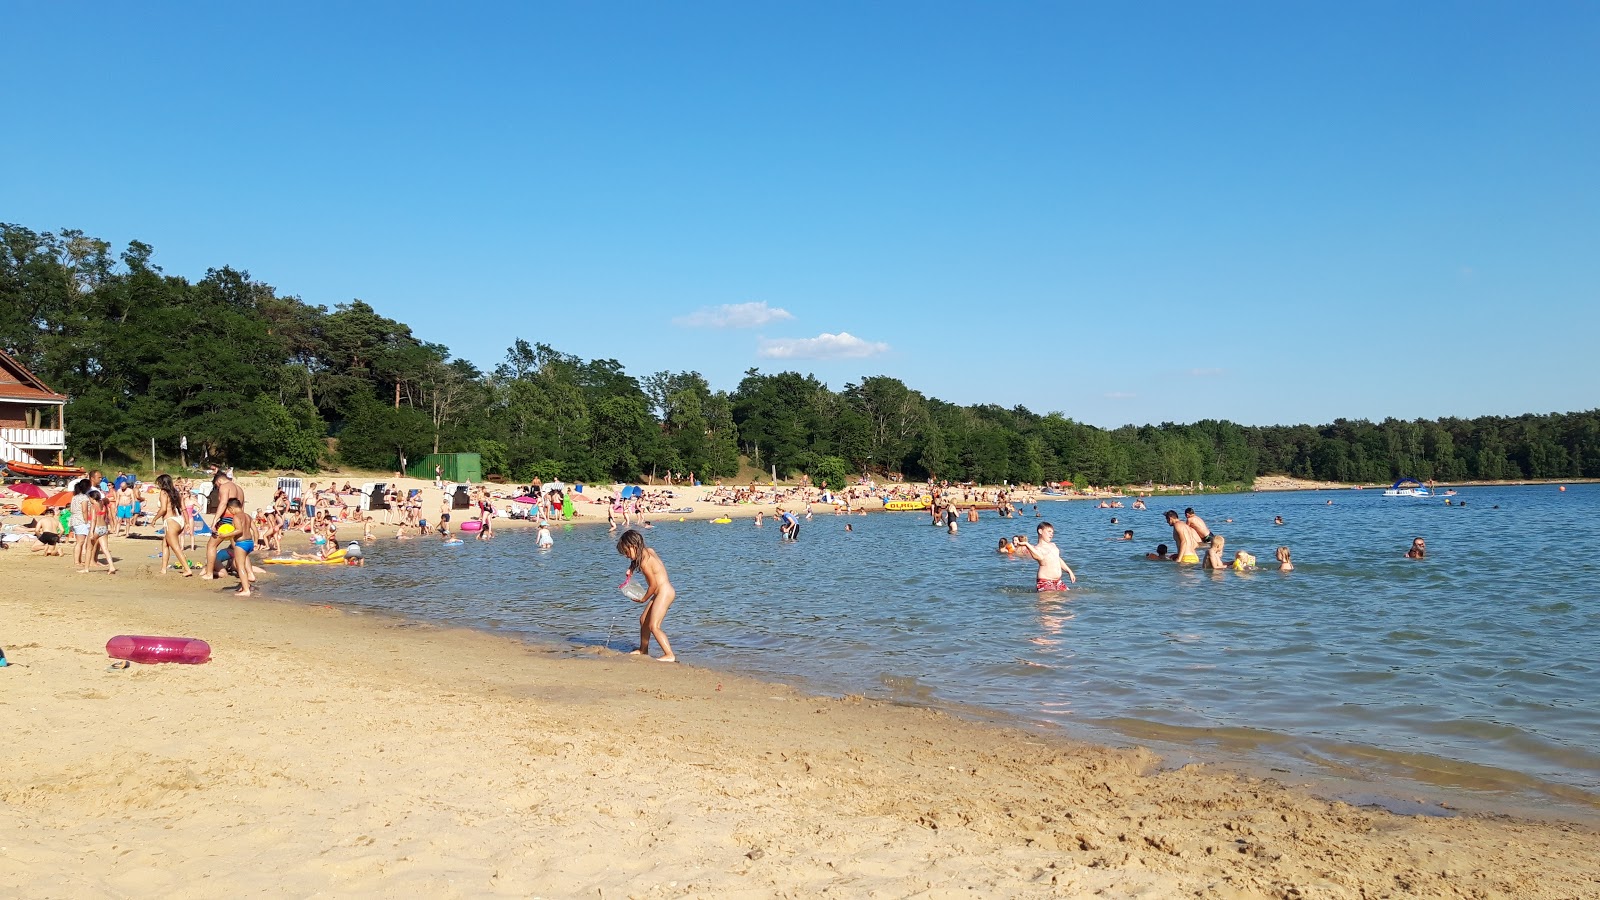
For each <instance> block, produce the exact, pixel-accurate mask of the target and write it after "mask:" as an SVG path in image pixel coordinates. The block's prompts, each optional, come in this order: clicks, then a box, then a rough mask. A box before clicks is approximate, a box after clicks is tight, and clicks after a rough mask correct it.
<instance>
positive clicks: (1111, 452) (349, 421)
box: [0, 225, 1600, 485]
mask: <svg viewBox="0 0 1600 900" xmlns="http://www.w3.org/2000/svg"><path fill="white" fill-rule="evenodd" d="M0 232H3V234H0V237H3V246H0V347H3V348H5V349H6V350H7V351H8V352H10V353H12V354H13V355H14V356H16V357H17V358H18V359H19V360H20V361H21V362H22V363H23V364H24V365H27V366H28V367H29V368H31V369H32V370H33V371H34V372H35V373H36V374H37V375H39V377H40V378H42V379H44V380H45V381H46V382H47V383H48V384H50V385H51V386H52V387H53V388H55V389H56V390H57V391H59V392H62V393H65V394H67V395H68V396H69V397H70V398H71V400H70V402H69V404H68V406H67V412H66V420H67V425H68V432H69V435H68V440H69V445H70V447H71V450H72V452H73V453H74V454H75V455H76V456H77V457H78V458H79V459H80V460H82V459H96V460H102V461H107V460H109V461H112V462H120V461H126V460H134V459H139V458H142V457H143V456H144V455H145V454H146V453H148V448H149V446H150V441H151V440H152V439H154V440H155V441H156V445H157V448H158V450H159V451H160V453H161V454H162V455H163V456H166V457H168V458H171V457H175V456H176V455H177V452H178V442H179V439H180V437H184V436H186V437H187V438H188V441H189V448H190V457H191V458H192V459H209V460H214V461H226V462H228V463H230V464H234V465H237V466H241V467H248V468H285V469H299V470H302V471H315V470H316V469H317V468H319V467H320V466H325V465H327V464H329V463H339V464H344V465H349V466H353V467H360V468H369V469H393V468H395V467H396V465H397V464H398V461H399V459H400V458H401V456H402V455H403V456H404V457H406V458H407V459H409V460H412V461H415V460H418V459H421V458H422V457H423V456H424V455H426V454H427V453H429V452H456V451H467V452H477V453H480V454H482V456H483V464H484V469H485V471H486V472H487V473H493V474H498V475H503V476H505V477H506V478H509V479H513V480H518V481H523V480H527V479H530V478H533V477H540V478H545V479H549V478H554V477H560V478H565V479H569V480H589V481H600V480H607V479H618V480H635V479H638V478H641V477H642V476H647V475H650V474H652V473H656V474H664V473H666V472H667V471H675V472H679V473H684V472H694V473H696V474H697V475H699V476H701V477H703V478H716V477H725V476H731V475H734V474H737V473H738V472H739V471H740V465H741V457H743V458H744V459H745V460H747V461H748V462H749V463H750V464H752V465H754V466H755V467H756V468H759V469H761V470H763V471H770V470H771V469H772V468H773V467H776V469H777V472H778V475H779V476H780V477H787V476H789V475H792V474H794V473H796V472H805V473H808V474H810V475H812V476H813V478H817V479H828V480H830V482H831V483H833V484H839V483H841V482H842V481H843V480H844V479H845V478H846V477H848V476H850V475H852V474H855V473H862V472H872V473H880V474H881V473H891V472H894V473H901V474H903V475H904V476H905V477H907V478H909V479H923V478H926V477H929V476H932V477H935V478H939V479H948V480H951V481H967V480H975V481H981V482H985V483H999V482H1002V481H1011V482H1027V483H1034V484H1037V483H1040V482H1043V481H1047V480H1049V481H1056V480H1072V481H1074V482H1075V483H1078V484H1094V485H1121V484H1136V483H1146V482H1154V483H1157V484H1187V483H1190V482H1205V483H1206V484H1209V485H1223V484H1248V483H1250V482H1251V481H1252V480H1253V479H1254V478H1255V477H1256V476H1257V475H1263V474H1273V473H1276V474H1288V475H1295V476H1300V477H1305V478H1318V479H1327V480H1334V481H1360V482H1384V481H1390V480H1393V479H1394V478H1397V477H1399V476H1402V475H1409V476H1415V477H1418V478H1423V479H1429V478H1435V479H1438V480H1441V481H1460V480H1468V479H1516V478H1571V477H1600V410H1591V411H1588V412H1580V413H1570V414H1550V415H1523V416H1517V417H1494V416H1489V417H1482V418H1477V419H1470V420H1468V419H1441V420H1437V421H1421V420H1418V421H1400V420H1395V419H1387V420H1385V421H1382V422H1376V423H1375V422H1368V421H1363V420H1344V419H1340V420H1337V421H1335V422H1334V423H1332V424H1331V425H1322V426H1310V425H1292V426H1269V427H1246V426H1242V425H1237V424H1234V423H1231V422H1225V421H1214V420H1208V421H1202V422H1196V423H1194V424H1189V425H1178V424H1172V423H1164V424H1161V425H1145V426H1133V425H1128V426H1124V427H1121V428H1116V429H1112V430H1106V429H1102V428H1097V427H1094V426H1090V425H1085V424H1082V423H1080V422H1075V421H1073V420H1072V419H1070V418H1067V417H1066V416H1064V415H1062V414H1060V413H1051V414H1049V415H1039V414H1037V413H1034V412H1031V411H1029V410H1027V409H1025V408H1023V407H1020V406H1018V407H1014V408H1010V409H1007V408H1003V407H1000V406H993V405H982V406H958V405H956V404H952V403H946V402H944V401H942V400H938V399H936V398H932V397H927V396H924V395H923V394H921V393H919V392H918V391H916V390H914V389H912V388H910V387H909V386H907V385H905V384H904V383H902V382H901V381H899V380H898V379H895V378H890V377H887V376H881V375H880V376H872V377H867V378H863V379H861V380H860V381H859V382H857V383H851V384H846V385H844V387H843V388H842V389H841V390H833V389H831V388H829V387H828V386H827V385H826V384H823V383H822V382H820V381H818V380H817V379H816V378H815V377H813V376H811V375H801V374H799V373H796V372H778V373H763V372H759V371H757V370H755V369H751V370H749V371H748V372H747V373H746V374H745V377H744V378H743V379H742V380H741V381H740V383H739V384H738V386H737V387H736V388H735V389H734V390H732V391H726V390H713V389H712V387H711V386H710V384H708V383H707V381H706V379H705V378H703V377H702V376H701V375H700V374H699V373H697V372H675V373H674V372H658V373H655V374H652V375H648V376H645V377H642V378H641V377H636V376H633V375H630V374H628V373H627V372H626V371H625V370H624V369H623V366H622V364H621V363H620V362H618V361H617V360H614V359H593V360H584V359H580V358H578V357H576V356H572V355H569V354H566V353H562V352H560V351H558V350H556V349H555V348H554V347H552V346H551V345H550V344H547V343H544V342H542V341H539V340H526V339H522V338H518V339H516V340H514V341H513V342H512V344H511V346H510V347H508V348H507V351H506V355H505V358H504V359H503V360H502V361H500V362H499V363H498V364H497V365H495V367H494V368H493V369H492V370H488V371H485V370H481V369H479V368H478V367H477V366H475V365H474V364H472V363H471V362H469V361H467V360H464V359H459V358H456V357H455V356H453V355H452V354H451V352H450V350H449V348H447V347H445V346H443V345H440V344H435V343H430V342H427V341H425V340H423V339H422V338H420V337H418V336H417V335H415V334H413V333H412V330H411V328H410V326H408V325H406V324H404V323H402V322H398V321H395V320H394V319H390V318H388V317H385V316H383V315H380V314H379V313H378V312H377V311H376V310H375V309H373V307H372V306H370V305H368V304H366V303H364V302H362V301H360V300H352V301H351V302H349V303H342V304H339V305H337V306H335V307H334V308H333V309H331V310H330V309H328V308H326V307H322V306H314V305H311V304H307V303H305V302H303V301H301V300H300V299H299V298H298V297H295V296H291V295H280V294H279V293H278V291H277V290H276V289H274V288H273V287H272V286H271V285H267V284H263V283H261V282H259V281H255V280H252V279H251V278H250V276H249V275H248V273H246V272H243V271H240V270H237V269H233V268H229V267H222V268H216V269H211V270H209V271H207V272H206V275H205V277H204V278H203V279H200V280H199V281H194V282H191V281H189V280H188V279H185V278H183V277H179V276H174V275H168V274H165V273H163V272H162V271H161V269H160V267H158V266H156V265H155V264H153V263H152V261H151V256H152V252H153V251H152V248H151V247H150V246H149V245H147V244H144V243H141V242H138V241H134V242H131V243H129V244H128V246H127V248H126V249H125V250H123V251H122V252H121V253H120V254H116V255H115V256H114V255H113V251H112V247H111V245H110V244H109V243H107V242H106V241H103V240H99V239H96V238H93V237H90V236H87V235H85V234H83V233H82V232H79V231H71V230H67V231H61V232H59V233H51V232H35V231H32V230H30V229H27V228H24V227H21V226H18V225H0ZM535 337H537V336H535ZM330 438H331V439H332V440H330Z"/></svg>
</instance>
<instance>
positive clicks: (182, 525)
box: [156, 472, 205, 578]
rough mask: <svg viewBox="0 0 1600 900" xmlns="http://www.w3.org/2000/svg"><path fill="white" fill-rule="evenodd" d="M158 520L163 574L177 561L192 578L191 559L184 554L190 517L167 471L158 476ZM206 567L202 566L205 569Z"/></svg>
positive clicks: (184, 573) (187, 575) (188, 576)
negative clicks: (184, 540) (184, 536)
mask: <svg viewBox="0 0 1600 900" xmlns="http://www.w3.org/2000/svg"><path fill="white" fill-rule="evenodd" d="M156 489H157V490H156V500H157V502H159V503H160V507H159V508H158V509H157V510H156V521H158V522H160V523H161V574H162V575H165V574H167V570H168V569H170V568H172V567H173V566H174V565H176V564H177V563H180V562H181V563H183V577H185V578H191V577H193V576H194V573H193V572H191V571H190V570H189V560H188V558H187V557H185V556H184V555H183V533H184V532H185V531H186V530H188V528H189V517H188V516H186V515H185V514H184V510H183V498H182V497H181V496H179V495H178V487H177V485H175V484H173V483H172V476H171V475H168V474H166V473H165V472H163V473H161V474H160V475H158V476H156ZM204 569H205V567H204V566H202V567H201V571H204Z"/></svg>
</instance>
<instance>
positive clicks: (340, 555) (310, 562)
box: [261, 550, 348, 566]
mask: <svg viewBox="0 0 1600 900" xmlns="http://www.w3.org/2000/svg"><path fill="white" fill-rule="evenodd" d="M347 561H348V560H346V559H345V558H344V551H343V550H335V551H333V552H332V553H329V554H328V558H327V559H295V558H294V557H292V556H286V557H278V558H276V559H263V560H262V561H261V564H262V565H264V566H342V565H344V564H345V563H346V562H347Z"/></svg>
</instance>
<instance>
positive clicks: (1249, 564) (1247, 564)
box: [1228, 550, 1256, 572]
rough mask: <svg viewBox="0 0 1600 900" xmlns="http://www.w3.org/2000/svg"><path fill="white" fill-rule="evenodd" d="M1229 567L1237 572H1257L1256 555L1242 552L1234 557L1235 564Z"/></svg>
mask: <svg viewBox="0 0 1600 900" xmlns="http://www.w3.org/2000/svg"><path fill="white" fill-rule="evenodd" d="M1228 567H1229V568H1231V569H1233V570H1234V571H1235V572H1254V571H1255V570H1256V558H1255V555H1254V554H1251V553H1246V552H1244V551H1243V550H1240V551H1239V552H1238V553H1235V554H1234V555H1233V562H1231V563H1229V564H1228Z"/></svg>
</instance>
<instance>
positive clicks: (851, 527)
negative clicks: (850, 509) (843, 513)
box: [844, 522, 856, 531]
mask: <svg viewBox="0 0 1600 900" xmlns="http://www.w3.org/2000/svg"><path fill="white" fill-rule="evenodd" d="M844 530H845V531H855V530H856V527H855V526H854V525H851V524H850V523H849V522H846V523H844Z"/></svg>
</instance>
